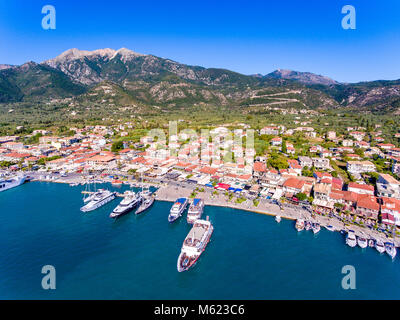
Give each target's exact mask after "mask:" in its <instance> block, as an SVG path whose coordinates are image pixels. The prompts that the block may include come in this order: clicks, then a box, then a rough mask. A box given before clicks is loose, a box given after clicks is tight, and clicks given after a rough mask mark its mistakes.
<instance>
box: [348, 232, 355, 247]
mask: <svg viewBox="0 0 400 320" xmlns="http://www.w3.org/2000/svg"><path fill="white" fill-rule="evenodd" d="M346 244H347V245H348V246H350V247H352V248H354V247H355V246H356V245H357V239H356V235H355V233H354V230H349V231H348V232H347V236H346Z"/></svg>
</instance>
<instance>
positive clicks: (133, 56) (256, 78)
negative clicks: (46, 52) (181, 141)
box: [0, 48, 400, 113]
mask: <svg viewBox="0 0 400 320" xmlns="http://www.w3.org/2000/svg"><path fill="white" fill-rule="evenodd" d="M100 93H101V94H100ZM64 98H71V99H73V101H74V103H75V104H80V103H82V104H83V103H85V101H90V103H93V104H98V105H101V104H108V105H115V106H130V105H135V106H147V107H151V106H161V107H163V108H185V107H187V106H191V107H192V106H198V105H210V106H214V107H215V108H218V106H220V105H224V106H240V107H243V108H267V107H282V108H288V107H290V108H303V109H304V108H309V109H317V108H339V107H347V108H358V109H361V110H366V111H373V112H383V113H400V80H393V81H383V80H381V81H371V82H360V83H353V84H347V83H339V82H337V81H335V80H333V79H330V78H328V77H325V76H322V75H316V74H313V73H310V72H298V71H292V70H282V69H278V70H276V71H274V72H272V73H269V74H267V75H261V74H256V75H244V74H240V73H237V72H233V71H230V70H226V69H219V68H204V67H200V66H190V65H185V64H182V63H179V62H176V61H173V60H170V59H164V58H160V57H156V56H154V55H145V54H140V53H136V52H134V51H131V50H129V49H126V48H121V49H119V50H113V49H99V50H95V51H83V50H78V49H69V50H67V51H65V52H63V53H62V54H60V55H59V56H57V57H56V58H54V59H50V60H46V61H43V62H41V63H36V62H32V61H30V62H27V63H25V64H23V65H19V66H12V65H6V64H0V103H18V102H27V101H28V102H29V101H36V102H37V101H39V102H40V101H42V102H44V101H49V100H51V99H53V100H54V99H64Z"/></svg>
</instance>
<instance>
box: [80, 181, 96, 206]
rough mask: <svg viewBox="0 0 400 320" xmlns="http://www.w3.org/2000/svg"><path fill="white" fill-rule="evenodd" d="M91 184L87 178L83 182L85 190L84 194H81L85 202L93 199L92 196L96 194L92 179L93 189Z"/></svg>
mask: <svg viewBox="0 0 400 320" xmlns="http://www.w3.org/2000/svg"><path fill="white" fill-rule="evenodd" d="M91 184H92V182H91V181H90V180H89V179H88V180H87V181H86V183H85V185H86V186H85V191H84V195H83V202H84V203H87V202H89V201H91V200H93V199H94V197H95V196H96V193H97V190H96V182H94V181H93V191H92V188H91Z"/></svg>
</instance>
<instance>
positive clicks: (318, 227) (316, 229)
mask: <svg viewBox="0 0 400 320" xmlns="http://www.w3.org/2000/svg"><path fill="white" fill-rule="evenodd" d="M320 230H321V226H320V225H319V223H313V225H312V231H313V233H314V234H317V233H318V232H319V231H320Z"/></svg>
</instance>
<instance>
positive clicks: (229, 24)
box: [0, 0, 400, 82]
mask: <svg viewBox="0 0 400 320" xmlns="http://www.w3.org/2000/svg"><path fill="white" fill-rule="evenodd" d="M46 4H50V5H53V6H54V7H55V8H56V19H57V25H56V30H43V29H42V27H41V20H42V18H43V16H44V15H43V14H42V13H41V9H42V7H43V6H44V5H46ZM347 4H350V5H353V6H354V7H355V8H356V19H357V29H356V30H344V29H342V27H341V20H342V17H343V14H342V13H341V8H342V7H343V6H344V5H347ZM121 47H126V48H129V49H131V50H134V51H136V52H140V53H148V54H154V55H156V56H160V57H165V58H170V59H172V60H175V61H179V62H182V63H186V64H191V65H201V66H205V67H220V68H226V69H230V70H233V71H237V72H240V73H244V74H253V73H262V74H266V73H269V72H272V71H273V70H275V69H278V68H281V69H292V70H298V71H310V72H314V73H317V74H323V75H326V76H329V77H331V78H334V79H335V80H338V81H342V82H357V81H364V80H377V79H399V78H400V62H399V61H400V59H399V53H400V1H398V0H380V1H377V0H346V1H343V0H303V1H301V0H298V1H294V0H293V1H288V0H279V1H278V0H275V1H269V0H264V1H249V0H247V1H225V0H220V1H216V0H214V1H208V0H202V1H195V0H192V1H188V0H186V1H174V0H170V1H151V0H147V1H143V0H142V1H136V0H130V1H119V0H112V1H102V0H95V1H94V0H81V1H76V0H69V1H65V0H64V1H58V0H43V1H38V0H30V1H28V0H25V1H21V0H13V1H9V0H0V63H9V64H22V63H24V62H26V61H29V60H33V61H36V62H41V61H43V60H46V59H49V58H53V57H55V56H57V55H58V54H60V53H61V52H63V51H65V50H67V49H69V48H78V49H81V50H94V49H99V48H113V49H119V48H121Z"/></svg>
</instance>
